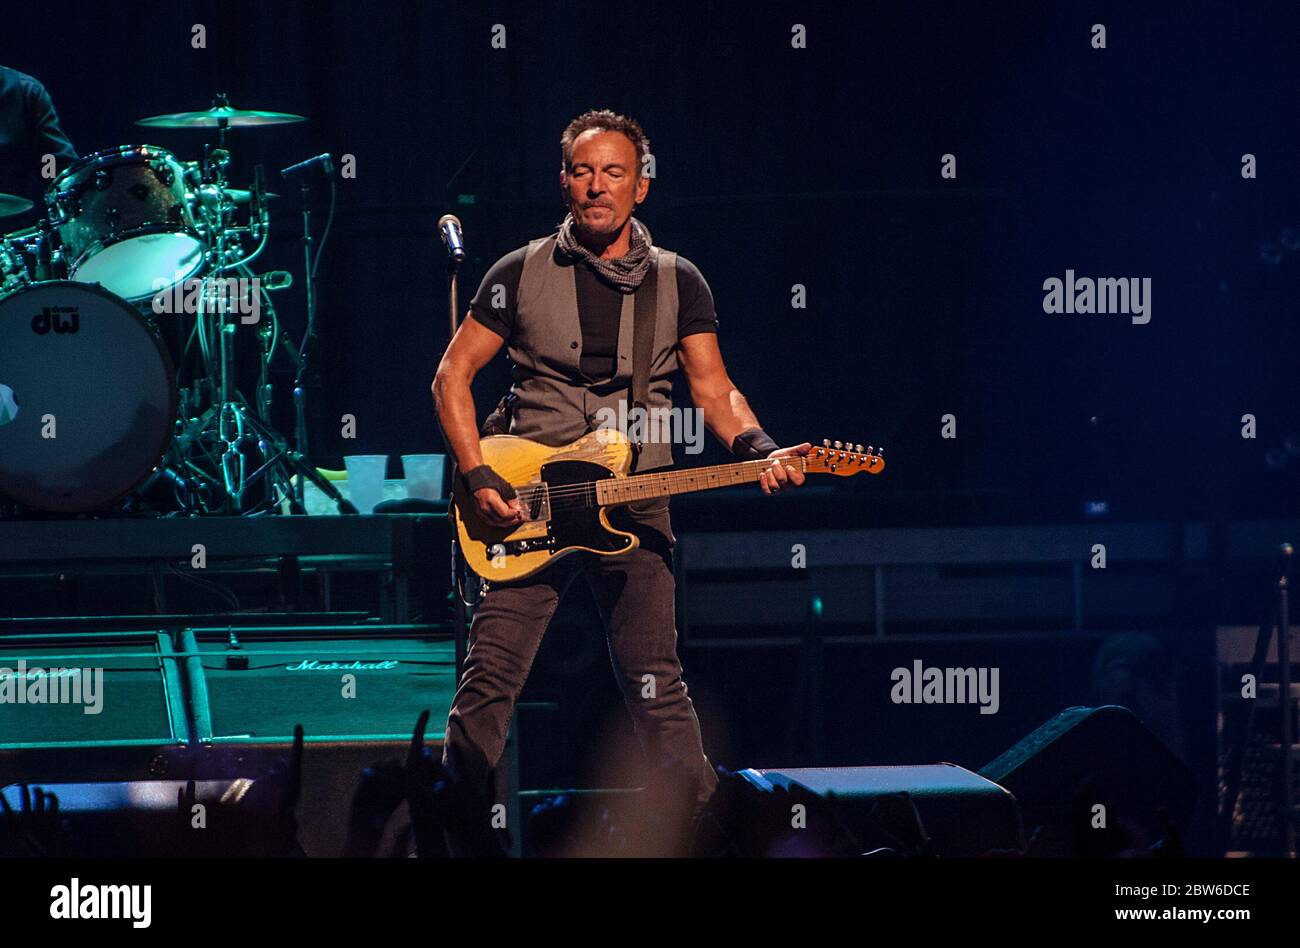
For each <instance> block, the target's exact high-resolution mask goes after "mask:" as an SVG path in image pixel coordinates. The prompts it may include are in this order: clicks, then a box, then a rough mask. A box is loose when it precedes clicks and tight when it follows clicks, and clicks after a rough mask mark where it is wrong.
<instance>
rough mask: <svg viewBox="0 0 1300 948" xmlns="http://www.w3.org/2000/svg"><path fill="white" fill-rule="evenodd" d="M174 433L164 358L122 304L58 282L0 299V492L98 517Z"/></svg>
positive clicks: (150, 331) (152, 333)
mask: <svg viewBox="0 0 1300 948" xmlns="http://www.w3.org/2000/svg"><path fill="white" fill-rule="evenodd" d="M175 426H176V380H175V372H174V370H173V368H172V361H171V358H170V357H169V356H168V355H167V351H166V350H165V349H164V347H163V345H162V342H161V341H160V340H159V338H158V334H157V332H156V330H155V329H154V328H153V327H152V326H150V325H149V323H148V321H146V320H145V318H144V317H143V316H141V315H140V313H139V312H137V311H136V309H135V308H134V307H132V306H131V305H130V304H128V303H127V302H125V301H124V300H122V299H121V298H120V297H117V296H114V295H113V294H112V293H109V292H108V291H107V290H105V289H103V288H101V287H99V286H95V285H87V284H84V283H75V282H70V281H63V280H60V281H54V282H49V283H33V284H30V285H28V286H27V287H26V288H24V289H21V290H19V291H18V292H16V293H13V294H11V295H9V296H6V297H4V298H3V299H0V494H5V495H8V496H9V497H10V498H12V499H13V500H16V501H18V502H19V503H21V504H25V505H27V506H29V507H35V508H38V509H40V510H49V511H55V512H59V513H84V512H87V511H92V510H97V509H99V508H101V507H104V506H105V505H107V504H110V503H112V502H113V501H115V500H117V499H118V498H120V497H123V496H124V495H126V494H128V493H129V492H130V491H132V490H133V489H134V488H136V487H138V486H139V485H140V484H141V483H143V482H144V480H145V479H146V478H147V477H149V475H150V474H151V473H152V472H153V470H154V469H155V468H156V467H157V466H158V464H159V462H160V461H161V459H162V456H163V454H164V452H165V451H166V450H167V446H168V445H169V444H170V443H171V439H172V437H173V435H174V433H175Z"/></svg>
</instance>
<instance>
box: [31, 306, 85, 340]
mask: <svg viewBox="0 0 1300 948" xmlns="http://www.w3.org/2000/svg"><path fill="white" fill-rule="evenodd" d="M79 328H81V314H80V313H79V312H78V311H77V307H76V306H45V307H42V309H41V311H40V312H39V313H37V314H36V315H35V316H33V317H32V332H34V333H36V334H37V335H38V336H44V335H45V334H46V333H48V332H49V331H50V330H51V329H53V330H54V331H55V332H56V333H58V334H59V335H62V334H64V333H74V332H76V331H77V330H78V329H79Z"/></svg>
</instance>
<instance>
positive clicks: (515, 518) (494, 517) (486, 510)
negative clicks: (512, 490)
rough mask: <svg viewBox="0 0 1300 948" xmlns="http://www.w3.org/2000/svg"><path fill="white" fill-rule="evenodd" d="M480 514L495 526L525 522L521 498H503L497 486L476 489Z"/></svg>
mask: <svg viewBox="0 0 1300 948" xmlns="http://www.w3.org/2000/svg"><path fill="white" fill-rule="evenodd" d="M474 502H475V503H476V504H477V505H478V512H479V516H480V517H482V518H483V519H484V520H486V521H487V522H488V523H490V524H492V526H494V527H514V526H518V525H519V524H521V523H523V522H524V508H523V507H521V506H520V504H519V499H518V498H516V497H512V498H511V499H510V500H509V501H506V500H503V499H502V497H501V495H500V494H499V493H497V491H496V488H493V487H481V488H479V489H478V490H476V491H474Z"/></svg>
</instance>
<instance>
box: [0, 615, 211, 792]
mask: <svg viewBox="0 0 1300 948" xmlns="http://www.w3.org/2000/svg"><path fill="white" fill-rule="evenodd" d="M182 664H183V663H182V662H181V661H180V660H178V658H177V657H176V656H175V653H174V649H173V647H172V639H171V636H170V635H168V634H167V633H164V632H159V631H157V630H152V631H113V632H93V633H92V632H80V631H78V630H76V629H72V630H69V631H66V632H60V633H57V634H55V633H45V634H28V635H9V636H5V637H3V638H0V787H4V786H6V785H8V784H10V783H17V782H31V783H40V782H46V783H49V782H60V781H65V780H96V779H101V780H119V779H148V778H158V777H161V776H163V775H165V774H166V773H167V772H168V771H169V770H170V769H172V767H173V764H174V761H175V759H176V758H177V757H178V756H180V755H181V752H182V751H184V750H185V748H186V747H187V745H188V743H189V741H190V730H189V727H188V724H187V716H188V715H187V709H186V703H185V687H184V684H183V682H182V680H181V676H182Z"/></svg>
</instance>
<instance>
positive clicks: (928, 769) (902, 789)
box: [740, 763, 1024, 856]
mask: <svg viewBox="0 0 1300 948" xmlns="http://www.w3.org/2000/svg"><path fill="white" fill-rule="evenodd" d="M740 775H741V776H742V777H744V778H745V779H747V780H748V781H749V782H750V783H752V784H754V785H755V786H757V787H759V788H760V789H764V790H770V789H772V788H774V787H790V786H791V785H798V786H801V787H803V788H805V789H807V790H810V791H811V792H813V793H815V794H817V795H818V796H821V797H825V798H828V799H830V798H831V797H832V796H833V801H832V804H833V806H834V807H835V809H836V811H837V813H838V815H839V818H840V820H841V821H842V822H843V823H844V825H845V827H847V828H848V829H849V830H850V832H852V833H853V834H854V837H855V838H856V839H857V840H858V841H859V843H860V844H861V845H862V846H863V847H864V849H870V848H876V847H880V846H885V847H888V848H889V849H891V850H894V851H895V854H896V855H900V856H902V855H933V856H980V855H984V854H986V853H989V852H992V851H995V850H1011V851H1018V850H1020V849H1021V848H1022V847H1023V845H1024V841H1023V834H1022V832H1021V823H1020V811H1019V807H1018V806H1017V804H1016V799H1015V797H1013V796H1012V795H1011V794H1010V793H1008V792H1007V791H1006V790H1005V789H1003V788H1002V787H999V786H998V785H997V784H995V783H992V782H990V781H988V780H986V779H984V778H983V777H981V776H980V775H979V774H975V773H972V772H971V771H969V770H966V769H965V768H964V767H958V766H957V765H956V764H949V763H940V764H921V765H917V766H893V767H808V768H793V769H785V768H782V769H780V770H742V771H740ZM900 802H902V803H904V804H910V805H903V806H900V805H899V803H900ZM918 819H919V822H920V825H919V826H917V825H916V821H917V820H918ZM918 833H920V834H922V835H921V836H920V841H921V842H922V845H920V846H914V845H911V844H909V843H908V842H907V841H908V840H909V839H916V838H917V836H918Z"/></svg>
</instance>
